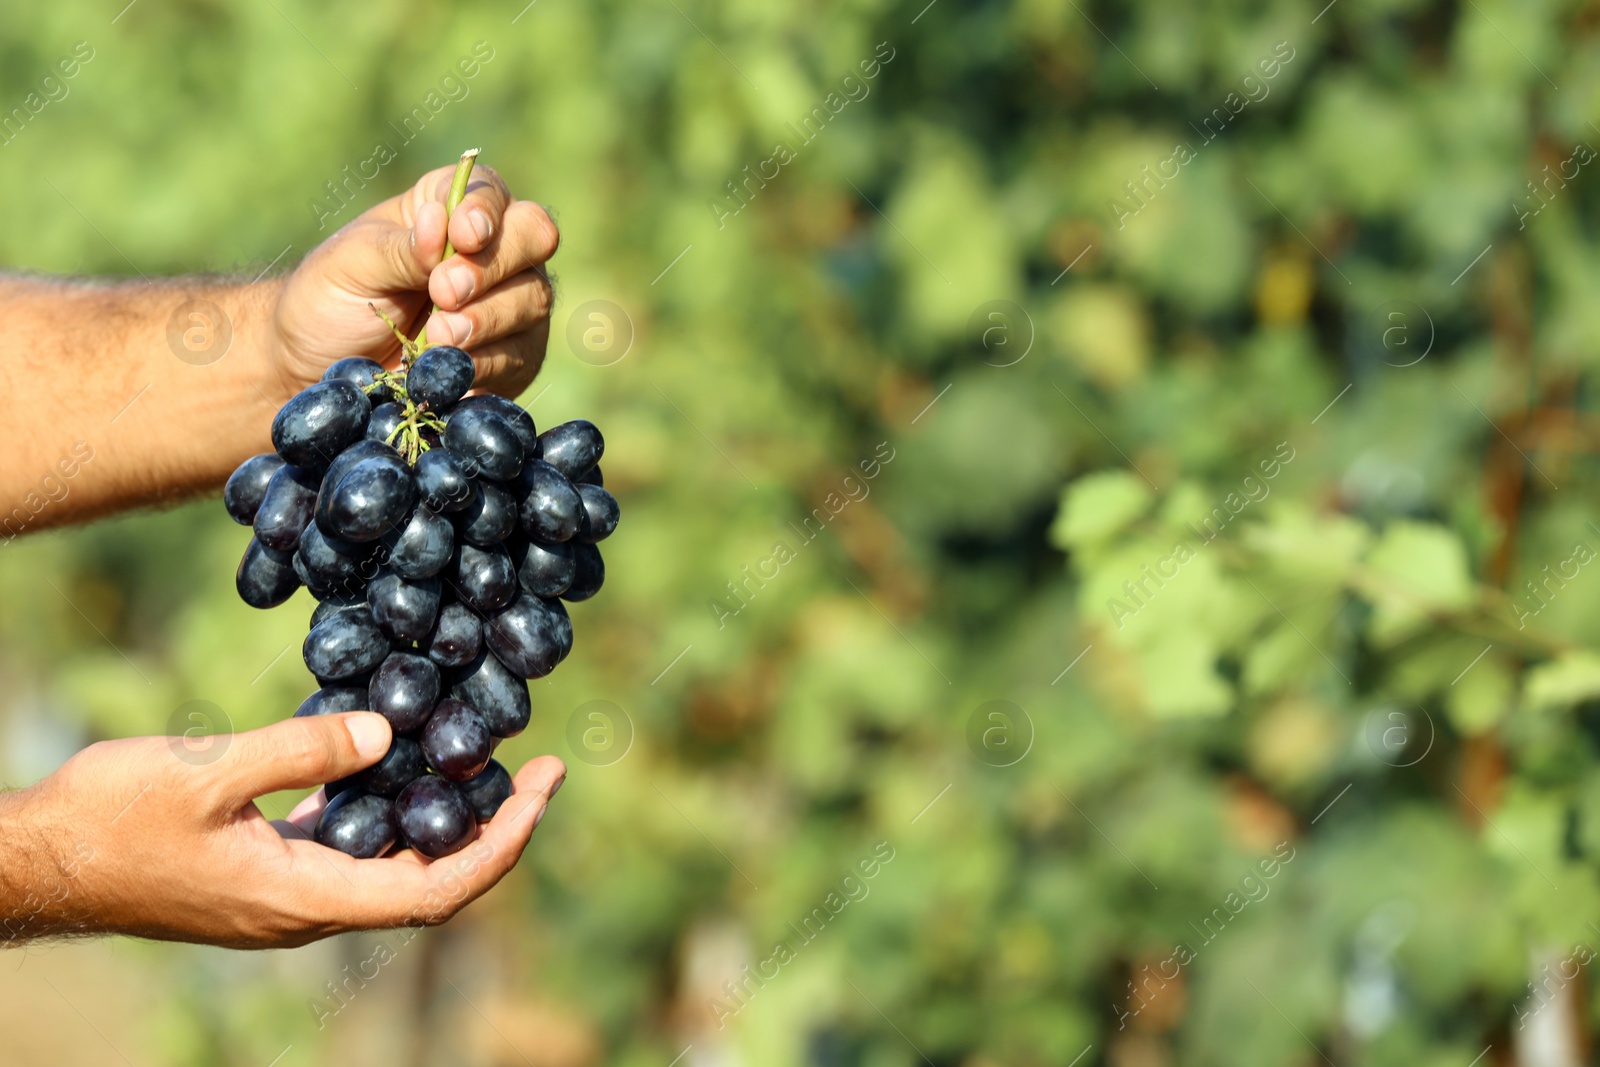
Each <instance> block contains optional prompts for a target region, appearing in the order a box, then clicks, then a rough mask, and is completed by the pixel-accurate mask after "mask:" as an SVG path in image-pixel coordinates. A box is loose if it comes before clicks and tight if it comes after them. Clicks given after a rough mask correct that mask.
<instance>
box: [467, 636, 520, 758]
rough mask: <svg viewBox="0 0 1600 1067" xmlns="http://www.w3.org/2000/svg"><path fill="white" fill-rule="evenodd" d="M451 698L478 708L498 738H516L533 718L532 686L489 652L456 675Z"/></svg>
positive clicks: (482, 653)
mask: <svg viewBox="0 0 1600 1067" xmlns="http://www.w3.org/2000/svg"><path fill="white" fill-rule="evenodd" d="M450 695H451V696H453V697H456V698H457V699H459V700H464V701H466V702H467V703H468V704H470V705H472V707H474V708H476V709H477V711H478V714H479V715H482V716H483V721H484V722H485V723H486V724H488V727H489V733H490V734H492V735H493V736H495V737H515V736H516V735H517V734H520V733H521V732H522V731H523V730H525V729H527V726H528V721H529V719H531V718H532V717H533V703H532V701H531V700H530V699H529V698H528V683H527V682H525V681H523V680H522V679H521V678H518V677H517V676H516V675H515V674H512V673H511V672H510V671H509V670H507V669H506V666H505V664H503V663H501V662H500V661H499V660H498V659H496V658H495V657H494V655H493V653H491V652H490V651H489V650H488V649H484V650H483V651H482V652H480V653H478V656H477V658H476V659H474V660H473V661H472V662H471V663H470V664H468V665H467V666H466V667H463V668H462V669H461V670H459V671H457V672H456V674H455V679H454V681H453V683H452V684H451V686H450Z"/></svg>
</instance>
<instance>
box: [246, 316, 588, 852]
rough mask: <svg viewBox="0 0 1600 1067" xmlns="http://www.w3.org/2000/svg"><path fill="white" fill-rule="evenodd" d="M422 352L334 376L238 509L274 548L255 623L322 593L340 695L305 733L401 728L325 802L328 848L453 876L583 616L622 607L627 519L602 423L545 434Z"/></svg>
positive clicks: (319, 704) (325, 641)
mask: <svg viewBox="0 0 1600 1067" xmlns="http://www.w3.org/2000/svg"><path fill="white" fill-rule="evenodd" d="M402 341H404V339H403V338H402ZM405 344H406V345H408V346H409V347H407V349H406V353H405V356H404V358H403V359H402V364H401V368H400V370H399V371H389V370H385V369H384V368H383V366H382V365H380V364H379V363H377V362H375V361H373V360H370V359H363V358H359V357H352V358H349V359H342V360H339V361H338V362H337V363H335V364H333V365H332V366H331V367H329V368H328V370H327V373H326V374H324V375H323V377H322V380H321V381H320V382H318V383H317V384H315V385H312V386H310V387H309V388H307V389H305V390H304V391H302V392H300V393H299V394H297V395H296V396H295V397H293V398H292V399H291V400H290V401H289V402H288V403H287V404H285V405H284V406H283V408H282V410H280V411H279V412H278V414H277V417H276V418H275V419H274V420H273V423H272V444H273V448H274V449H275V451H274V452H269V453H266V454H263V455H259V456H254V457H252V458H250V459H247V460H245V462H244V463H243V464H241V465H240V467H239V469H238V470H237V471H235V472H234V474H233V476H232V477H231V478H229V479H228V484H227V488H226V489H225V490H224V492H223V501H224V503H225V505H226V506H227V509H228V514H229V515H231V516H232V517H233V519H234V521H235V522H239V523H242V524H244V525H247V526H251V527H253V529H254V533H255V536H254V537H253V538H252V539H251V541H250V545H249V547H248V548H246V549H245V553H244V559H243V560H242V561H241V562H240V564H239V574H238V589H239V595H240V596H241V597H242V598H243V599H244V601H245V603H247V604H249V605H251V606H252V607H257V608H270V607H274V606H276V605H278V604H281V603H283V602H284V601H285V600H287V599H288V598H289V596H290V595H291V594H293V593H294V592H295V590H296V589H298V588H299V587H300V586H301V585H304V586H305V587H306V588H307V589H309V590H310V591H311V594H312V595H313V596H314V597H316V598H317V600H318V601H319V603H318V604H317V608H316V611H315V612H313V613H312V616H311V631H310V633H309V634H307V635H306V640H305V646H304V656H305V662H306V666H307V667H309V668H310V670H311V673H312V674H314V675H315V676H316V679H317V682H318V684H319V685H320V686H321V688H319V689H318V690H317V691H316V692H314V693H312V694H311V695H310V696H309V697H307V698H306V700H305V702H304V703H303V704H301V705H300V709H299V710H298V711H296V712H295V714H296V715H321V714H326V713H329V712H342V711H355V710H366V709H370V710H372V711H376V712H378V713H379V714H381V715H383V716H384V717H385V718H386V719H388V720H389V723H390V725H391V726H392V727H393V728H394V740H393V742H392V744H391V745H390V747H389V751H388V754H387V755H385V756H384V757H383V759H381V760H379V761H378V762H377V763H376V764H374V765H372V766H371V767H368V768H367V769H366V770H363V771H361V772H359V773H357V774H354V775H351V776H350V777H348V778H344V779H341V780H340V781H337V782H330V783H328V784H327V786H326V789H325V792H326V795H327V797H328V804H327V807H326V808H325V810H324V811H323V813H322V816H321V819H320V821H319V822H318V824H317V828H316V839H317V840H318V841H319V842H321V843H322V844H324V845H328V846H330V847H332V848H337V849H339V850H340V851H342V852H346V853H348V854H350V855H352V856H356V857H358V858H367V857H372V856H381V855H383V854H384V853H386V852H387V851H389V849H390V848H392V847H394V846H395V845H396V843H397V842H400V841H402V840H403V841H404V843H406V844H409V845H410V846H411V847H412V848H415V849H416V850H417V851H418V852H421V853H423V854H424V855H427V856H430V857H439V856H446V855H449V854H450V853H452V852H455V851H456V850H458V849H460V848H462V847H463V846H464V845H466V844H467V842H469V841H470V840H471V839H472V837H473V836H474V833H475V831H476V827H477V824H478V823H479V822H482V821H485V820H487V819H488V818H489V817H490V816H492V815H493V814H494V813H495V810H496V809H497V808H498V807H499V806H500V805H501V803H503V802H504V801H505V799H506V798H507V797H508V796H510V794H511V777H510V775H509V774H507V772H506V769H505V768H504V767H502V766H501V765H500V764H499V763H498V762H496V761H495V760H494V759H492V758H491V753H492V752H493V749H494V746H495V745H496V744H497V743H498V741H499V740H500V739H503V738H507V737H512V736H514V735H516V734H518V733H520V732H521V731H522V730H523V728H524V727H526V726H527V725H528V720H529V716H530V714H531V704H530V701H529V697H528V687H527V684H526V682H525V681H524V679H532V678H542V677H544V676H545V675H547V674H549V673H550V672H551V671H552V670H554V669H555V667H556V665H557V664H558V663H560V662H561V661H562V660H563V659H564V658H565V657H566V656H567V654H568V653H569V652H571V651H572V622H571V619H570V618H569V617H568V615H567V609H566V606H565V605H564V604H563V603H562V601H563V600H568V601H579V600H586V599H588V598H589V597H591V596H593V595H594V594H595V593H596V592H597V591H598V590H599V589H600V585H601V582H602V581H603V580H604V579H605V565H604V563H603V562H602V561H601V558H600V552H599V550H598V549H597V548H596V547H595V545H596V542H599V541H601V540H604V539H605V538H606V537H607V536H609V535H610V534H611V532H612V531H613V530H615V529H616V526H617V519H618V510H617V502H616V500H615V499H614V498H613V497H612V496H611V494H610V493H608V492H606V490H605V489H604V488H603V485H602V479H601V474H600V467H599V461H600V456H601V453H602V452H603V451H604V449H605V442H604V440H603V439H602V437H601V436H600V431H599V430H598V429H596V428H595V426H594V424H593V423H589V422H585V421H582V420H578V421H574V422H566V423H562V424H561V425H559V426H556V427H554V428H553V429H549V430H546V431H545V432H544V433H542V434H541V433H538V432H537V430H536V428H535V426H534V423H533V419H532V417H531V416H530V415H529V414H528V412H527V411H526V410H524V409H523V408H522V407H521V406H520V405H518V404H515V403H513V402H511V401H509V400H506V399H504V398H502V397H498V396H488V395H479V396H467V395H466V393H467V390H468V389H469V388H470V387H471V386H472V381H473V363H472V358H471V357H470V356H469V355H467V353H466V352H464V351H462V350H461V349H459V348H452V347H449V346H437V347H433V348H428V349H426V350H425V351H421V352H416V351H415V349H416V346H415V344H414V343H411V342H405Z"/></svg>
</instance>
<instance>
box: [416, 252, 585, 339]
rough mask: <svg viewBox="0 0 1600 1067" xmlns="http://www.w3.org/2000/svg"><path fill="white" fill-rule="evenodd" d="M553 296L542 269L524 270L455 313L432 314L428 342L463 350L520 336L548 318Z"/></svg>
mask: <svg viewBox="0 0 1600 1067" xmlns="http://www.w3.org/2000/svg"><path fill="white" fill-rule="evenodd" d="M553 296H554V294H553V293H552V291H551V288H550V280H549V279H548V278H547V277H545V273H544V269H543V268H542V267H535V268H534V269H532V270H525V271H523V272H522V273H521V274H518V275H516V276H514V277H512V278H508V279H506V280H505V281H503V282H501V283H500V284H499V285H497V286H495V287H494V288H493V289H490V290H489V291H488V292H487V293H485V294H484V295H483V296H481V297H479V298H478V299H476V300H474V301H472V302H471V303H470V304H468V305H466V306H465V307H463V308H462V309H461V310H459V311H435V312H434V313H433V315H432V316H430V317H429V319H428V338H429V339H430V340H431V341H433V343H434V344H441V345H455V346H456V347H457V348H467V347H468V346H469V345H471V346H477V345H482V344H487V343H488V342H490V341H498V340H499V339H500V338H502V337H505V336H506V335H508V334H513V333H522V332H523V331H524V330H529V329H532V328H533V327H534V325H536V324H537V323H538V322H539V321H540V320H542V319H548V318H549V317H550V305H551V302H552V298H553Z"/></svg>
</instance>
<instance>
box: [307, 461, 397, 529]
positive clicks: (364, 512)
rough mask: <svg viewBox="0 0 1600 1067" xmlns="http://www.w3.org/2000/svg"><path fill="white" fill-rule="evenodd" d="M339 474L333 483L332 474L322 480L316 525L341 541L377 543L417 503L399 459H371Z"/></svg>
mask: <svg viewBox="0 0 1600 1067" xmlns="http://www.w3.org/2000/svg"><path fill="white" fill-rule="evenodd" d="M364 443H368V444H376V442H364ZM340 473H341V475H342V476H341V477H339V478H338V479H337V480H335V479H334V477H333V475H334V472H333V471H330V472H329V474H328V477H327V478H324V479H323V482H322V492H321V494H320V495H319V496H318V498H317V525H318V526H320V527H322V532H323V533H326V534H331V535H332V536H334V537H337V538H340V539H341V540H345V541H355V542H357V543H358V544H359V543H364V542H367V541H375V540H377V539H378V538H380V537H382V536H383V535H384V534H386V533H388V532H389V531H390V530H392V529H394V528H395V527H396V526H397V525H399V523H400V520H401V519H403V518H405V517H406V513H407V512H409V511H410V510H411V506H412V505H413V504H415V503H416V501H417V484H416V481H415V480H414V479H413V478H412V477H411V468H410V467H408V466H406V464H405V461H404V460H402V459H401V458H400V457H399V456H372V457H370V458H368V459H363V460H361V461H360V462H359V463H357V464H356V465H355V466H353V467H351V468H350V469H349V470H348V471H344V472H340Z"/></svg>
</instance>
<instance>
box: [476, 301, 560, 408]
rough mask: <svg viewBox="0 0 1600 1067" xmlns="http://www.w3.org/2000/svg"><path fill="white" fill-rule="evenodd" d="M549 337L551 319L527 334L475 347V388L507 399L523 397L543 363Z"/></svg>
mask: <svg viewBox="0 0 1600 1067" xmlns="http://www.w3.org/2000/svg"><path fill="white" fill-rule="evenodd" d="M549 339H550V320H549V319H545V320H544V321H542V322H540V323H538V324H537V325H535V326H534V328H533V329H531V330H529V331H527V332H526V333H517V334H512V335H511V336H510V337H503V338H501V339H500V340H498V341H491V342H489V343H488V344H487V345H477V346H474V348H473V350H472V361H473V363H474V364H475V365H476V366H477V378H476V380H475V388H477V389H480V390H484V391H487V392H491V393H497V394H499V395H500V396H503V397H506V398H507V399H508V400H515V399H516V398H517V397H519V396H521V395H522V394H523V392H524V391H526V390H527V388H528V386H529V385H530V384H532V382H533V379H534V376H535V375H536V374H538V373H539V368H540V367H542V366H543V365H544V357H545V347H546V345H547V344H548V342H549Z"/></svg>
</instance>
